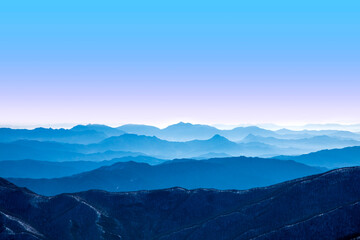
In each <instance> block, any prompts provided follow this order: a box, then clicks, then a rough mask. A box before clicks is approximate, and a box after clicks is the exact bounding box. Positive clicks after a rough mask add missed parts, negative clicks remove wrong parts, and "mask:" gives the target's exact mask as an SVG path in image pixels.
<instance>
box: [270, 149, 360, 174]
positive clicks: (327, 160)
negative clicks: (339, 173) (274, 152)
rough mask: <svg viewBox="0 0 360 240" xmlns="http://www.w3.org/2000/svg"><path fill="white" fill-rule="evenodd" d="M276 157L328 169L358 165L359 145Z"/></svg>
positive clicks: (359, 160)
mask: <svg viewBox="0 0 360 240" xmlns="http://www.w3.org/2000/svg"><path fill="white" fill-rule="evenodd" d="M276 158H277V159H284V160H294V161H297V162H301V163H304V164H307V165H311V166H321V167H326V168H329V169H332V168H339V167H349V166H359V165H360V147H347V148H342V149H330V150H322V151H318V152H313V153H309V154H304V155H300V156H277V157H276Z"/></svg>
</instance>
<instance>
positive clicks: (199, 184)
mask: <svg viewBox="0 0 360 240" xmlns="http://www.w3.org/2000/svg"><path fill="white" fill-rule="evenodd" d="M323 171H324V169H320V168H317V167H309V166H306V165H304V164H301V163H297V162H294V161H283V160H276V159H262V158H246V157H232V158H214V159H208V160H192V159H179V160H172V161H166V162H164V163H162V164H158V165H149V164H147V163H139V162H118V163H115V164H113V165H111V166H104V167H101V168H98V169H95V170H92V171H89V172H84V173H80V174H77V175H73V176H69V177H63V178H53V179H26V178H9V180H10V181H11V182H13V183H15V184H17V185H19V186H22V187H27V188H28V189H30V190H32V191H34V192H36V193H39V194H44V195H55V194H60V193H65V192H78V191H86V190H89V189H101V190H107V191H112V192H115V191H136V190H151V189H161V188H169V187H176V186H178V187H184V188H189V189H195V188H216V189H248V188H252V187H261V186H267V185H271V184H275V183H279V182H282V181H286V180H290V179H294V178H298V177H303V176H308V175H311V174H316V173H321V172H323Z"/></svg>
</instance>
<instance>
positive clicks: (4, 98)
mask: <svg viewBox="0 0 360 240" xmlns="http://www.w3.org/2000/svg"><path fill="white" fill-rule="evenodd" d="M359 42H360V2H359V1H309V0H303V1H264V0H262V1H187V0H185V1H184V0H183V1H68V0H63V1H36V0H35V1H21V0H20V1H2V2H1V3H0V81H1V89H0V101H1V103H0V111H1V112H2V114H1V115H2V117H1V122H0V124H15V125H16V124H45V123H47V124H59V123H90V122H92V123H107V124H115V125H116V124H120V123H127V122H132V123H148V124H157V125H162V124H169V123H172V122H176V121H180V120H183V121H192V122H200V123H213V124H219V123H224V124H238V123H268V122H272V123H278V124H296V123H310V122H316V123H318V122H343V123H355V122H360V111H358V103H359V102H360V96H359V95H360V94H358V93H359V92H360V81H359V79H360V67H359V66H360V64H359V62H360V61H359V60H360V45H359Z"/></svg>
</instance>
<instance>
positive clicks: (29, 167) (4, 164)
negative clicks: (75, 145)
mask: <svg viewBox="0 0 360 240" xmlns="http://www.w3.org/2000/svg"><path fill="white" fill-rule="evenodd" d="M128 161H134V162H144V163H148V164H150V165H153V164H159V163H163V162H164V161H165V160H161V159H157V158H153V157H148V156H137V157H122V158H115V159H112V160H107V161H100V162H95V161H68V162H49V161H37V160H11V161H0V177H4V178H9V177H14V178H58V177H65V176H70V175H74V174H77V173H81V172H85V171H90V170H94V169H96V168H99V167H102V166H109V165H112V164H114V163H117V162H128Z"/></svg>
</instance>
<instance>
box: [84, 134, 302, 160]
mask: <svg viewBox="0 0 360 240" xmlns="http://www.w3.org/2000/svg"><path fill="white" fill-rule="evenodd" d="M87 149H88V150H89V151H92V152H97V151H100V152H101V151H105V150H112V151H130V152H142V153H144V154H147V155H151V156H155V157H159V158H166V159H169V158H189V157H194V156H199V155H203V154H207V153H209V152H222V153H226V154H229V155H237V156H239V155H244V156H262V155H266V156H268V155H269V156H274V155H280V154H276V153H279V152H282V153H284V152H287V153H294V152H297V153H298V152H299V151H297V150H296V149H295V150H294V149H290V148H278V147H274V146H271V145H267V144H264V143H235V142H231V141H229V140H228V139H226V138H225V137H222V136H220V135H215V136H213V137H212V138H210V139H207V140H192V141H187V142H171V141H166V140H162V139H159V138H157V137H149V136H139V135H135V134H124V135H121V136H118V137H111V138H107V139H105V140H104V141H102V142H100V143H97V144H90V145H87Z"/></svg>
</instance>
